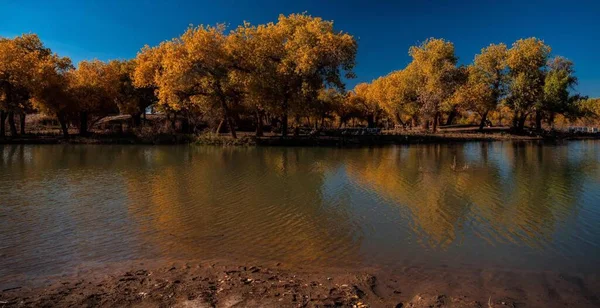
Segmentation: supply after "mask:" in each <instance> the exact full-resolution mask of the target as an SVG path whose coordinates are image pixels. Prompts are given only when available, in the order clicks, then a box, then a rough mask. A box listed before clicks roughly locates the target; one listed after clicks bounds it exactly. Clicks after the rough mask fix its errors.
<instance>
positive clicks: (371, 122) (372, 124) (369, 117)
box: [367, 114, 375, 128]
mask: <svg viewBox="0 0 600 308" xmlns="http://www.w3.org/2000/svg"><path fill="white" fill-rule="evenodd" d="M367 127H368V128H373V127H375V115H373V114H369V115H367Z"/></svg>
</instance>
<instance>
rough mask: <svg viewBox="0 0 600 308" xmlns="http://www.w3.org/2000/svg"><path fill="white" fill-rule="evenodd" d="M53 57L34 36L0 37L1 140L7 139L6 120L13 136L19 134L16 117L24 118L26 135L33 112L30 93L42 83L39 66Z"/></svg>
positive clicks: (22, 131) (23, 128) (22, 125)
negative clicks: (28, 117)
mask: <svg viewBox="0 0 600 308" xmlns="http://www.w3.org/2000/svg"><path fill="white" fill-rule="evenodd" d="M51 56H52V54H51V51H50V49H48V48H46V47H45V46H44V44H43V43H42V41H41V40H40V39H39V37H38V36H37V35H35V34H24V35H21V36H17V37H15V38H13V39H9V38H2V37H0V136H4V135H5V123H6V122H5V121H6V119H7V118H8V122H9V126H10V130H11V135H12V136H15V135H16V134H17V128H16V125H15V118H14V117H15V114H19V115H20V116H21V133H24V132H25V126H24V123H25V115H26V113H27V112H31V111H32V110H31V108H32V106H31V104H30V99H31V92H32V91H33V90H34V88H35V87H37V86H38V82H39V79H37V78H36V77H37V74H38V71H37V65H39V63H40V61H44V60H45V59H46V58H48V57H51Z"/></svg>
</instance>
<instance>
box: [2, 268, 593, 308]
mask: <svg viewBox="0 0 600 308" xmlns="http://www.w3.org/2000/svg"><path fill="white" fill-rule="evenodd" d="M18 281H19V280H18V279H13V280H11V278H10V277H1V278H0V285H1V286H2V290H0V307H73V306H78V307H79V306H81V307H83V306H85V307H123V306H128V307H129V306H136V307H487V308H489V307H565V306H567V307H597V305H599V304H600V299H599V298H598V293H597V291H598V290H600V289H599V287H600V282H599V281H598V277H596V276H594V275H586V274H566V273H554V272H527V271H508V270H500V269H449V268H431V269H426V268H421V267H416V266H406V267H402V268H396V269H392V270H390V269H381V268H364V269H358V268H353V269H336V268H331V267H327V268H311V267H297V266H296V267H292V266H288V265H286V264H281V263H274V262H268V263H264V262H263V263H260V262H255V263H241V262H234V263H232V262H226V261H212V260H211V261H206V260H205V261H174V262H152V261H151V262H148V261H135V262H134V261H131V262H128V263H127V264H118V265H104V266H103V267H97V268H91V269H80V270H79V271H78V272H77V273H75V274H64V275H60V276H54V277H43V278H37V280H36V279H29V280H27V283H25V284H20V283H19V282H18Z"/></svg>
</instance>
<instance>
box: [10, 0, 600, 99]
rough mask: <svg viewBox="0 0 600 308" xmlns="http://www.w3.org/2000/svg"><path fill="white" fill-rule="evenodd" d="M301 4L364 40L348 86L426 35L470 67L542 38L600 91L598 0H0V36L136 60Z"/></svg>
mask: <svg viewBox="0 0 600 308" xmlns="http://www.w3.org/2000/svg"><path fill="white" fill-rule="evenodd" d="M304 11H306V12H308V13H310V14H311V15H314V16H321V17H323V18H325V19H329V20H334V22H335V26H336V28H337V29H339V30H343V31H346V32H349V33H351V34H353V35H354V36H355V37H356V38H357V39H358V41H359V51H358V56H357V63H358V64H357V67H356V70H355V71H356V73H357V78H356V79H354V80H351V81H349V82H348V85H349V87H352V86H354V84H356V83H357V82H362V81H370V80H372V79H374V78H377V77H378V76H381V75H385V74H387V73H389V72H390V71H393V70H397V69H401V68H403V67H404V66H405V65H406V64H407V63H408V62H409V61H410V58H409V56H408V48H409V47H410V46H411V45H415V44H417V43H419V42H422V41H423V40H425V39H427V38H428V37H439V38H445V39H447V40H450V41H452V42H453V43H454V44H455V47H456V53H457V55H458V57H459V61H460V62H461V63H463V64H467V63H470V62H471V61H472V60H473V57H474V55H475V54H476V53H478V52H479V51H480V50H481V48H482V47H485V46H487V45H489V44H490V43H499V42H504V43H506V44H508V45H510V44H512V43H513V42H514V41H515V40H517V39H519V38H524V37H530V36H536V37H538V38H541V39H543V40H545V41H546V43H547V44H549V45H550V46H551V47H552V52H553V54H554V55H562V56H565V57H567V58H569V59H571V60H573V61H574V62H575V66H576V71H577V76H578V77H579V80H580V82H579V86H578V90H579V91H580V92H581V93H582V94H584V95H590V96H596V97H598V96H600V1H533V0H521V1H491V0H490V1H486V0H479V1H425V0H423V1H406V2H403V1H333V0H329V1H327V0H320V1H316V0H315V1H312V0H311V1H276V0H255V1H242V0H240V1H233V0H213V1H192V0H185V1H184V0H170V1H151V0H148V1H131V0H120V1H113V0H104V1H93V0H54V1H47V0H45V1H38V0H35V1H34V0H29V1H28V0H20V1H11V0H0V35H2V36H14V35H18V34H21V33H27V32H34V33H37V34H38V35H39V36H40V37H41V38H42V40H44V42H45V43H46V44H47V45H48V46H49V47H50V48H52V49H53V50H54V51H56V52H58V53H60V54H62V55H66V56H69V57H71V58H72V59H73V61H74V62H75V63H77V62H79V61H81V60H83V59H93V58H98V59H101V60H108V59H113V58H131V57H134V56H135V54H136V53H137V51H138V50H139V49H140V48H141V47H142V46H143V45H145V44H149V45H155V44H157V43H159V42H160V41H162V40H165V39H170V38H172V37H175V36H178V35H180V34H181V33H182V32H183V31H184V30H185V29H186V28H187V26H188V25H190V24H194V25H199V24H215V23H222V22H224V23H228V24H229V25H230V26H231V27H234V26H236V25H238V24H240V23H241V22H242V21H244V20H247V21H249V22H251V23H255V24H256V23H265V22H268V21H275V20H276V19H277V16H278V15H279V14H280V13H283V14H289V13H295V12H304Z"/></svg>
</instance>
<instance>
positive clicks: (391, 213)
mask: <svg viewBox="0 0 600 308" xmlns="http://www.w3.org/2000/svg"><path fill="white" fill-rule="evenodd" d="M599 155H600V142H597V141H581V142H569V143H565V144H560V145H541V144H535V143H519V144H515V143H511V142H491V143H477V142H475V143H466V144H449V145H415V146H398V147H388V148H375V149H323V148H258V149H255V148H217V147H215V148H213V147H206V148H205V147H195V146H191V147H190V146H181V147H143V146H140V147H132V146H43V147H42V146H2V147H0V158H1V161H0V171H1V173H2V174H3V177H1V178H0V218H1V219H3V220H4V221H5V222H7V223H3V224H1V225H0V247H1V248H2V251H1V252H0V274H4V275H6V274H17V273H52V272H56V271H61V270H65V269H67V268H70V267H73V266H76V265H78V264H80V263H82V262H111V261H120V260H130V259H144V258H148V259H151V258H159V259H161V258H164V259H172V258H173V259H177V258H192V257H195V258H213V257H216V258H229V257H231V258H244V257H251V258H255V259H265V260H281V261H284V262H286V263H290V264H314V265H328V266H330V265H342V266H344V265H352V266H357V265H389V266H398V265H406V264H418V265H426V266H427V265H429V266H437V265H448V266H453V267H459V266H465V265H468V266H476V267H488V266H494V267H507V268H531V269H538V270H577V271H596V270H597V266H598V261H597V258H595V257H594V256H597V255H600V248H599V243H600V224H599V223H598V221H600V208H599V206H600V177H599V175H600V168H599V167H600V166H599V164H598V162H599V161H600V156H599ZM8 217H10V218H11V219H10V220H7V218H8Z"/></svg>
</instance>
